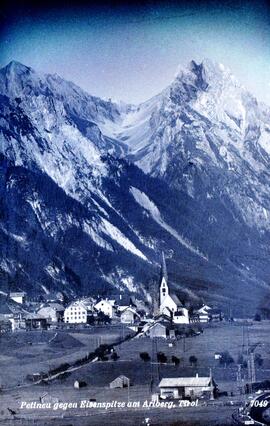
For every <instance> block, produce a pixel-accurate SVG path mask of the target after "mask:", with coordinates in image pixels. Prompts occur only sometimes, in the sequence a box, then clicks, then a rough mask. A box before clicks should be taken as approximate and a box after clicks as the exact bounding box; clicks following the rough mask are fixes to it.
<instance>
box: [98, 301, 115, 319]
mask: <svg viewBox="0 0 270 426" xmlns="http://www.w3.org/2000/svg"><path fill="white" fill-rule="evenodd" d="M114 305H115V301H114V300H108V299H101V300H100V301H99V302H98V303H96V305H95V309H96V310H97V311H98V312H103V313H104V314H105V315H107V316H108V317H109V318H112V317H113V315H114V311H115V307H114Z"/></svg>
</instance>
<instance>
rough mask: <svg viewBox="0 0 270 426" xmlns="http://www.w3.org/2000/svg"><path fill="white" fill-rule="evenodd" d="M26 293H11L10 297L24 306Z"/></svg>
mask: <svg viewBox="0 0 270 426" xmlns="http://www.w3.org/2000/svg"><path fill="white" fill-rule="evenodd" d="M25 296H26V293H25V292H24V291H16V292H11V293H10V294H9V297H10V298H11V299H12V300H13V301H14V302H16V303H19V304H20V305H22V304H23V303H24V302H25Z"/></svg>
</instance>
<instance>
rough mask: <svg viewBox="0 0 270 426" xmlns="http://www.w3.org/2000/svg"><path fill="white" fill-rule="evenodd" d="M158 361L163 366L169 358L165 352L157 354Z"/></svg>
mask: <svg viewBox="0 0 270 426" xmlns="http://www.w3.org/2000/svg"><path fill="white" fill-rule="evenodd" d="M157 361H158V362H160V363H161V364H165V363H166V362H167V357H166V355H165V354H164V353H163V352H158V353H157Z"/></svg>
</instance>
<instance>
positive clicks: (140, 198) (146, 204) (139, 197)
mask: <svg viewBox="0 0 270 426" xmlns="http://www.w3.org/2000/svg"><path fill="white" fill-rule="evenodd" d="M130 192H131V194H132V195H133V197H134V198H135V200H136V201H137V203H138V204H139V205H140V206H141V207H143V208H144V209H145V210H147V211H148V212H149V213H150V215H151V217H152V218H153V219H154V220H155V221H156V222H157V223H158V224H159V225H160V226H161V227H162V228H163V229H165V230H166V231H167V232H169V234H171V235H172V236H173V237H174V238H176V239H177V240H178V241H179V242H180V243H181V244H182V245H183V246H184V247H186V248H187V249H188V250H190V251H191V252H192V253H194V254H196V255H198V256H200V257H201V258H202V259H204V260H208V258H207V256H205V255H204V254H203V253H201V252H200V250H199V249H198V248H196V247H193V245H192V244H191V243H190V242H189V241H188V240H187V239H186V238H184V237H183V236H181V235H180V234H179V233H178V232H177V231H176V230H175V229H173V228H172V227H171V226H170V225H168V224H167V223H166V222H165V221H164V220H163V219H162V217H161V214H160V211H159V210H158V208H157V206H156V205H155V204H154V203H153V201H151V200H150V199H149V197H148V196H147V195H146V194H145V193H144V192H142V191H140V190H139V189H137V188H134V187H131V188H130Z"/></svg>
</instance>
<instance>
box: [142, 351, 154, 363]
mask: <svg viewBox="0 0 270 426" xmlns="http://www.w3.org/2000/svg"><path fill="white" fill-rule="evenodd" d="M140 358H141V359H142V361H144V362H147V361H150V359H151V358H150V356H149V353H148V352H141V353H140Z"/></svg>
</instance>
